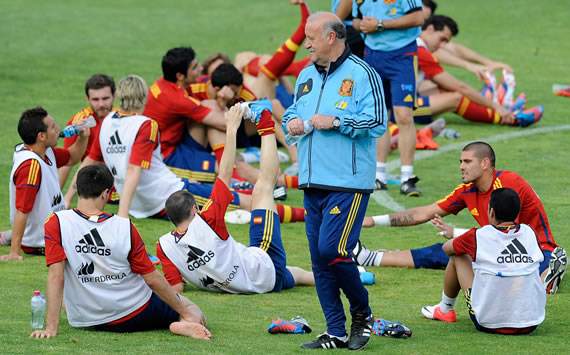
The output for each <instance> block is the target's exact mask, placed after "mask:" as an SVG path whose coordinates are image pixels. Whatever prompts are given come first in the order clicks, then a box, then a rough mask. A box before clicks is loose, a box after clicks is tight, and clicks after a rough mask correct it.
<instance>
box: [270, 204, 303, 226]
mask: <svg viewBox="0 0 570 355" xmlns="http://www.w3.org/2000/svg"><path fill="white" fill-rule="evenodd" d="M277 214H278V215H279V222H281V223H293V222H304V221H305V209H304V208H302V207H291V206H289V205H277Z"/></svg>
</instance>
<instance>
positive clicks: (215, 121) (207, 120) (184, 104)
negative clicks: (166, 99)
mask: <svg viewBox="0 0 570 355" xmlns="http://www.w3.org/2000/svg"><path fill="white" fill-rule="evenodd" d="M173 105H174V107H173V108H172V109H173V110H174V111H175V112H176V113H178V114H180V115H181V116H184V117H187V118H189V119H191V120H192V121H195V122H198V123H201V124H203V125H206V126H208V127H212V128H215V129H218V130H220V131H225V130H226V122H225V119H224V114H223V113H222V112H220V111H219V110H217V111H216V110H212V109H210V108H209V107H206V106H204V105H201V104H200V101H198V100H197V99H195V98H193V97H191V96H184V97H182V98H178V99H177V100H176V101H174V102H173Z"/></svg>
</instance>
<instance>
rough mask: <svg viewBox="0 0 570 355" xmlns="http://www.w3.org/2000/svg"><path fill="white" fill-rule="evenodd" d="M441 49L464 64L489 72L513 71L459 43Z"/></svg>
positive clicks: (503, 64)
mask: <svg viewBox="0 0 570 355" xmlns="http://www.w3.org/2000/svg"><path fill="white" fill-rule="evenodd" d="M442 49H443V50H445V51H447V52H448V53H450V54H451V55H453V56H455V57H456V58H459V59H462V60H464V61H466V62H469V63H475V64H480V65H483V66H485V67H486V69H487V70H489V71H493V70H495V69H505V70H508V71H511V72H512V71H513V69H512V68H511V67H510V66H509V65H508V64H505V63H501V62H497V61H494V60H492V59H490V58H487V57H485V56H483V55H482V54H480V53H478V52H476V51H474V50H473V49H471V48H469V47H466V46H464V45H462V44H460V43H455V42H449V43H447V44H446V45H445V46H444V47H443V48H442ZM438 52H439V51H437V52H436V56H437V57H438V59H439V56H438V55H437V54H438Z"/></svg>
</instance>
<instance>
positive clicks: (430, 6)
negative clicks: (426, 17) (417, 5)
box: [422, 0, 437, 16]
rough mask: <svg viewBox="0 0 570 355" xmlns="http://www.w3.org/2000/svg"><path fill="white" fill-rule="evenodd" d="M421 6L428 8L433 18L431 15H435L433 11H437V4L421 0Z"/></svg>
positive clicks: (430, 0) (429, 0)
mask: <svg viewBox="0 0 570 355" xmlns="http://www.w3.org/2000/svg"><path fill="white" fill-rule="evenodd" d="M422 4H423V5H424V6H425V7H427V8H429V9H430V11H431V14H432V16H433V14H435V10H436V9H437V3H436V2H435V1H433V0H422Z"/></svg>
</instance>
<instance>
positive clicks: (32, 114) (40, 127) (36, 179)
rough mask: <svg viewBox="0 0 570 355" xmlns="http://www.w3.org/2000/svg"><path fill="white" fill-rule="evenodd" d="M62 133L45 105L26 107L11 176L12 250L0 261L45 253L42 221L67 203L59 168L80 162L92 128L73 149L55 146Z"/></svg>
mask: <svg viewBox="0 0 570 355" xmlns="http://www.w3.org/2000/svg"><path fill="white" fill-rule="evenodd" d="M59 132H60V129H59V126H58V125H57V123H56V122H55V120H54V119H53V117H51V116H50V115H49V114H48V113H47V111H46V110H44V109H43V108H41V107H36V108H33V109H29V110H26V111H24V112H23V113H22V115H21V117H20V121H19V122H18V134H19V135H20V138H22V141H23V144H20V145H18V146H16V150H15V152H14V159H13V160H14V166H13V167H12V173H11V177H10V179H11V180H10V217H11V218H10V220H11V223H12V240H11V246H10V253H9V254H8V255H2V256H0V260H21V259H22V256H21V253H22V250H23V251H24V252H26V253H29V254H43V253H44V248H43V246H44V242H43V238H42V237H43V236H42V228H41V226H40V225H39V224H40V223H41V221H43V220H44V219H45V218H46V217H47V216H48V214H49V213H50V212H52V211H53V210H57V209H60V208H61V207H62V206H63V198H62V196H61V195H62V194H61V188H60V186H59V180H58V177H57V167H62V166H64V165H73V164H75V163H76V162H78V161H79V159H80V158H81V157H82V156H83V154H84V152H85V147H86V146H87V141H88V138H89V130H83V131H82V132H81V134H80V138H79V139H78V140H77V141H76V142H75V143H74V144H73V145H72V146H71V147H69V149H64V148H55V146H56V144H57V139H58V137H59ZM40 159H41V160H40ZM29 217H30V218H29Z"/></svg>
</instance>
